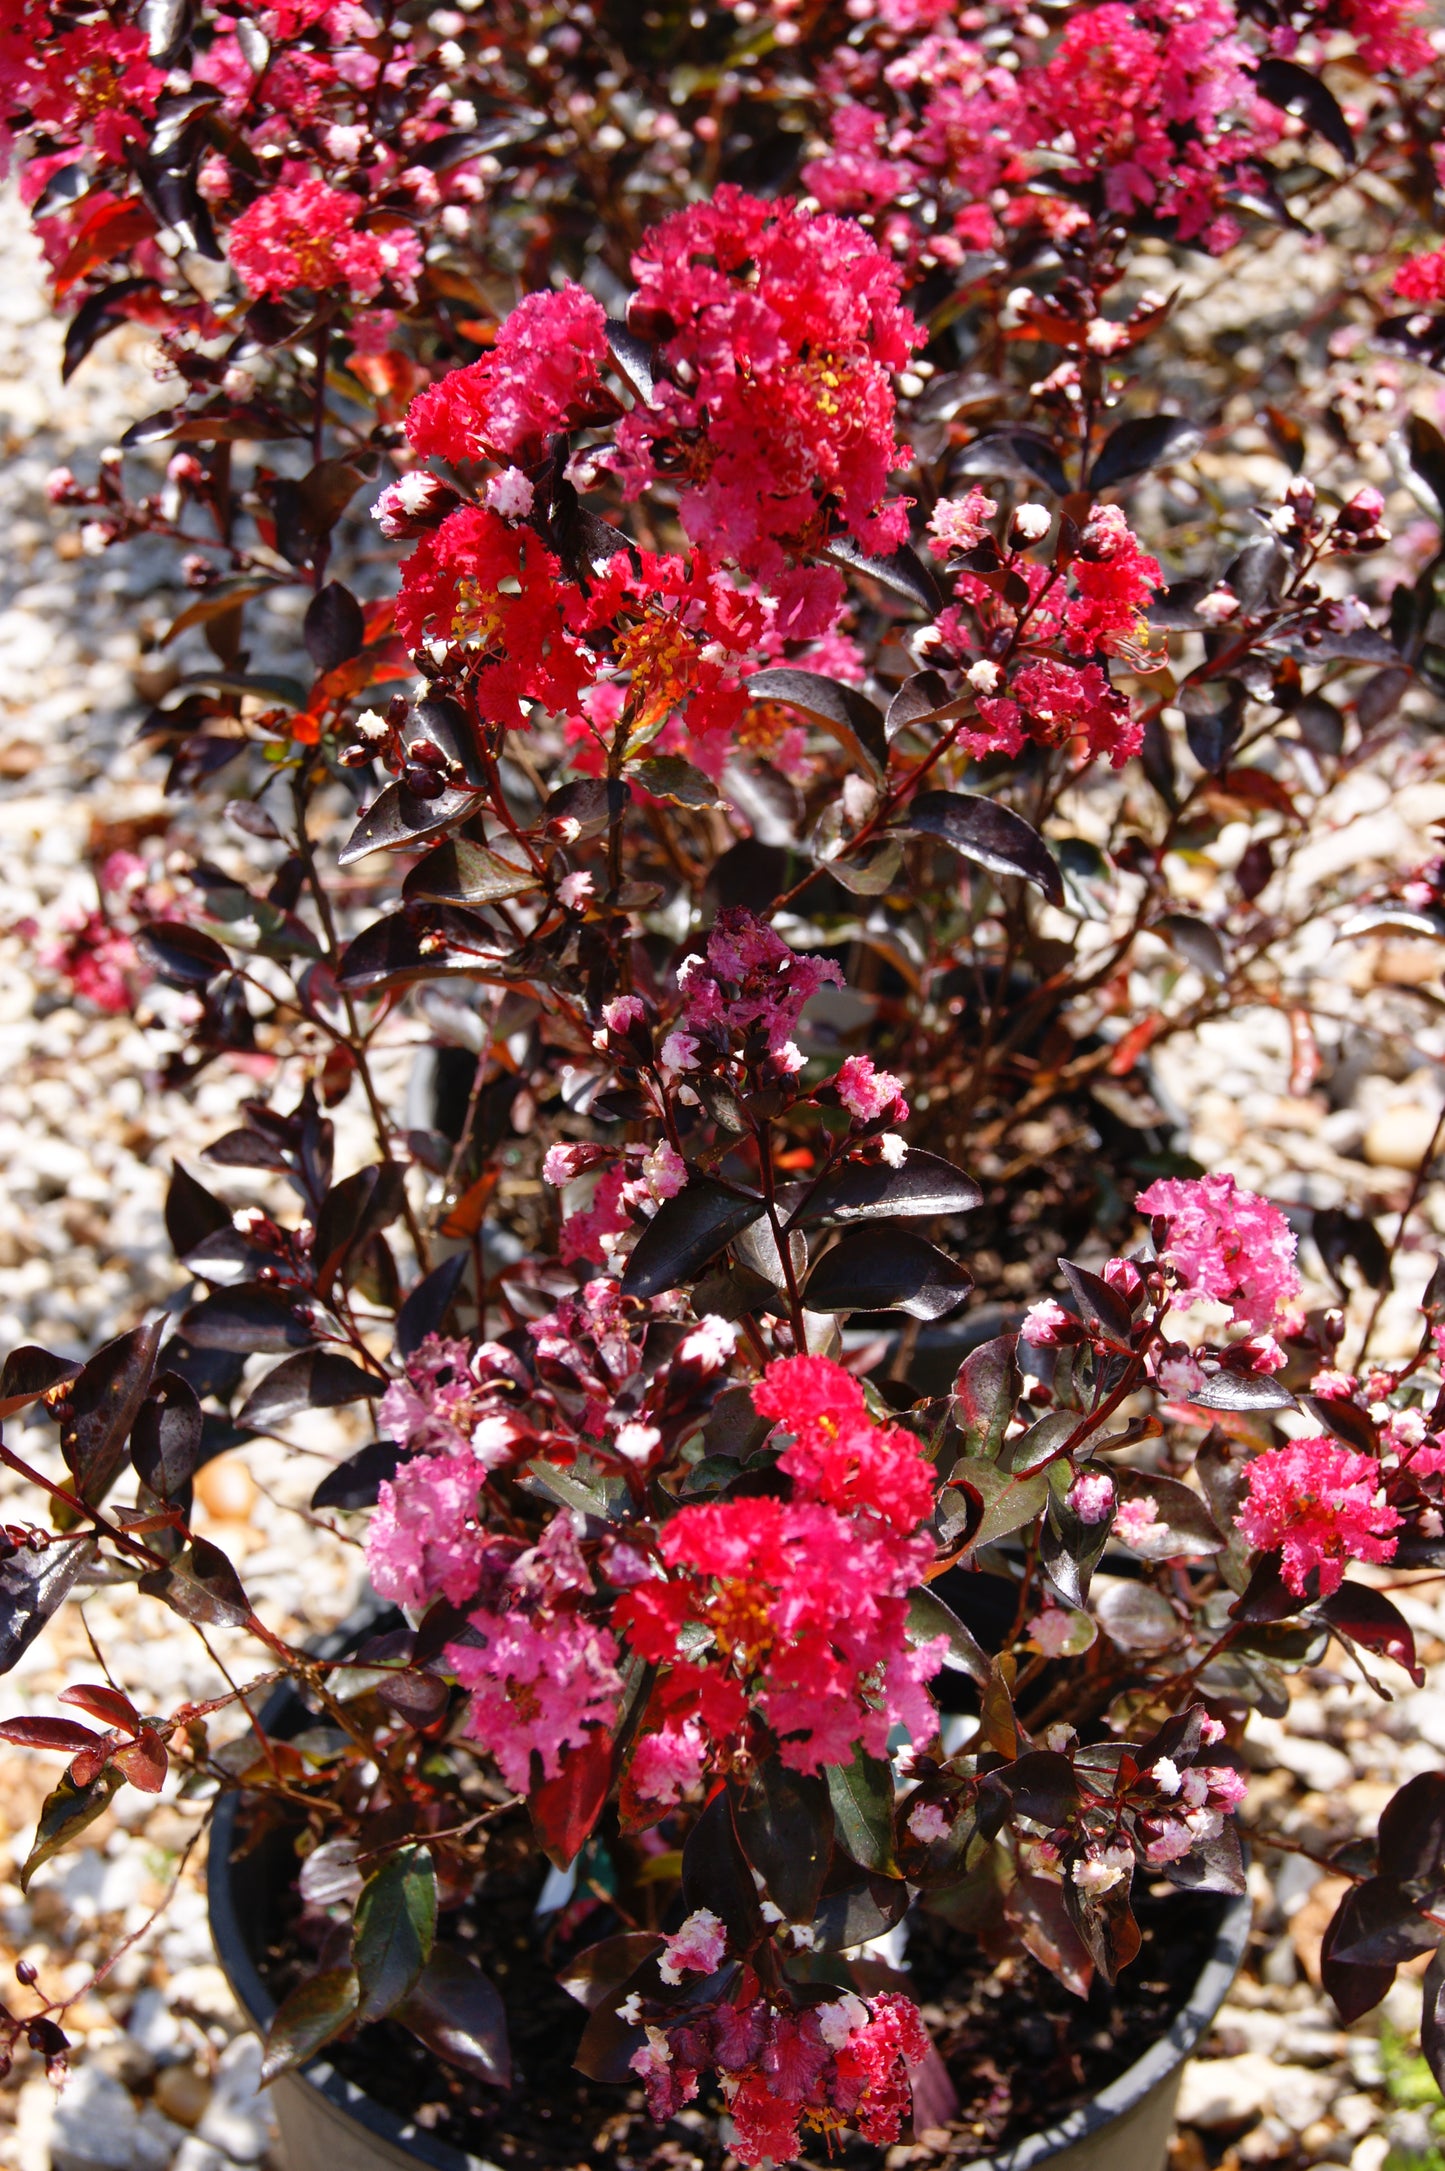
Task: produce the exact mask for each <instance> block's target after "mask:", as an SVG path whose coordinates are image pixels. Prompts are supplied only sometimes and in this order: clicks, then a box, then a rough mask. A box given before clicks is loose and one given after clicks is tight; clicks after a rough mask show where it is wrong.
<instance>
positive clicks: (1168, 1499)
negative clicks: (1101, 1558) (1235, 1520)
mask: <svg viewBox="0 0 1445 2171" xmlns="http://www.w3.org/2000/svg"><path fill="white" fill-rule="evenodd" d="M1114 1483H1115V1485H1116V1487H1117V1488H1118V1493H1119V1498H1120V1499H1121V1500H1140V1501H1147V1502H1148V1503H1149V1505H1150V1506H1151V1507H1152V1508H1153V1510H1154V1520H1153V1522H1152V1523H1148V1524H1144V1525H1142V1526H1141V1527H1140V1528H1139V1532H1138V1535H1137V1536H1133V1537H1129V1538H1122V1539H1120V1542H1121V1543H1123V1544H1125V1545H1127V1546H1128V1547H1129V1549H1130V1551H1131V1552H1134V1553H1137V1554H1138V1555H1139V1556H1140V1558H1141V1559H1143V1560H1204V1559H1207V1558H1208V1557H1209V1556H1210V1555H1211V1554H1213V1553H1222V1552H1223V1550H1224V1546H1225V1536H1224V1532H1223V1531H1222V1530H1221V1529H1220V1528H1219V1525H1218V1524H1217V1523H1216V1522H1215V1520H1214V1517H1213V1516H1212V1515H1211V1514H1210V1512H1209V1508H1208V1505H1207V1503H1206V1502H1205V1501H1203V1500H1202V1499H1201V1498H1200V1496H1199V1494H1198V1493H1196V1492H1194V1491H1193V1490H1192V1489H1191V1488H1190V1487H1189V1486H1188V1485H1181V1484H1180V1482H1179V1480H1178V1478H1172V1477H1156V1476H1154V1475H1153V1474H1152V1473H1150V1472H1149V1471H1145V1470H1126V1469H1123V1468H1119V1469H1116V1470H1115V1472H1114ZM1126 1527H1127V1525H1126ZM1114 1535H1115V1537H1116V1538H1120V1532H1119V1531H1118V1530H1117V1529H1116V1530H1115V1532H1114Z"/></svg>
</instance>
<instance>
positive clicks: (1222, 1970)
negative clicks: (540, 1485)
mask: <svg viewBox="0 0 1445 2171" xmlns="http://www.w3.org/2000/svg"><path fill="white" fill-rule="evenodd" d="M387 1610H388V1609H386V1608H384V1607H382V1606H380V1605H379V1604H378V1603H376V1602H373V1603H372V1604H371V1605H367V1606H363V1607H362V1608H360V1609H359V1610H358V1612H357V1613H355V1614H353V1615H352V1616H351V1618H350V1619H349V1620H347V1621H344V1622H343V1623H342V1625H341V1627H340V1628H339V1629H337V1630H336V1631H334V1632H333V1634H331V1635H330V1636H326V1637H324V1638H321V1639H319V1640H318V1642H317V1643H316V1645H315V1650H316V1652H317V1654H318V1655H319V1656H320V1657H323V1658H331V1657H335V1656H337V1655H339V1654H340V1653H341V1652H342V1651H344V1650H345V1649H346V1648H347V1647H348V1646H349V1645H354V1644H355V1643H356V1642H357V1641H358V1640H359V1638H360V1635H361V1634H362V1633H364V1632H366V1631H367V1630H368V1629H370V1628H371V1627H373V1626H374V1625H375V1622H376V1620H377V1619H378V1618H379V1617H380V1616H381V1615H382V1614H383V1613H385V1612H386V1611H387ZM292 1698H293V1692H292V1691H291V1690H290V1689H289V1688H287V1687H284V1686H283V1687H281V1688H278V1689H276V1690H275V1691H273V1693H272V1695H271V1697H270V1698H269V1699H268V1701H267V1704H266V1707H265V1709H264V1710H263V1712H262V1714H261V1718H262V1723H263V1725H267V1726H269V1727H271V1728H272V1730H273V1731H274V1730H275V1729H276V1725H277V1720H278V1717H279V1715H280V1713H281V1711H282V1710H283V1709H284V1707H285V1706H286V1705H287V1704H288V1703H289V1702H291V1701H292ZM239 1809H240V1795H239V1793H229V1794H223V1795H222V1797H221V1799H220V1801H219V1802H218V1803H217V1805H216V1809H215V1813H214V1815H213V1817H212V1819H211V1834H210V1846H209V1851H208V1854H207V1859H206V1900H207V1906H208V1909H209V1913H210V1923H211V1938H212V1942H213V1943H214V1945H215V1948H216V1958H217V1959H218V1960H219V1962H220V1964H221V1969H222V1972H223V1973H224V1975H225V1976H226V1979H227V1981H228V1982H229V1983H230V1985H231V1988H232V1990H233V1991H234V1992H235V1995H236V1999H237V2002H238V2003H239V2005H240V2006H241V2009H242V2011H243V2012H244V2013H245V2015H246V2018H247V2019H248V2021H249V2022H250V2023H251V2025H252V2027H253V2028H255V2030H256V2032H257V2033H258V2034H262V2035H264V2033H265V2031H266V2029H267V2028H268V2027H269V2025H270V2022H271V2018H272V2015H273V2014H274V2013H275V2011H276V2000H275V1999H274V1998H273V1997H272V1995H271V1993H270V1991H269V1990H268V1989H267V1988H266V1985H265V1983H264V1982H263V1981H262V1979H261V1973H260V1970H259V1969H258V1967H257V1966H256V1963H255V1961H254V1960H253V1959H252V1957H251V1952H250V1947H249V1946H248V1944H247V1942H246V1936H245V1932H244V1930H243V1929H242V1926H241V1917H240V1912H239V1909H238V1908H237V1905H236V1894H235V1890H234V1882H233V1878H232V1874H231V1871H232V1864H231V1852H232V1847H233V1845H234V1841H235V1835H236V1820H237V1816H238V1813H239ZM1253 1912H1254V1911H1253V1907H1252V1905H1251V1902H1250V1899H1249V1895H1248V1894H1247V1893H1240V1894H1239V1895H1238V1897H1234V1898H1231V1897H1228V1896H1226V1897H1225V1900H1224V1909H1223V1913H1222V1915H1221V1917H1220V1923H1219V1928H1218V1930H1217V1931H1216V1933H1215V1938H1214V1943H1213V1945H1212V1946H1211V1948H1210V1951H1209V1955H1208V1957H1207V1959H1206V1960H1205V1962H1204V1965H1203V1967H1202V1968H1201V1969H1200V1971H1199V1974H1198V1976H1197V1978H1196V1980H1195V1983H1194V1988H1193V1989H1192V1990H1191V1992H1190V1994H1189V1998H1188V2001H1187V2002H1186V2003H1185V2004H1184V2005H1183V2006H1181V2008H1180V2010H1179V2011H1178V2012H1177V2013H1176V2014H1175V2016H1174V2020H1173V2022H1172V2024H1171V2026H1170V2028H1169V2030H1168V2033H1167V2034H1165V2035H1162V2036H1160V2037H1159V2038H1158V2040H1157V2041H1156V2042H1154V2043H1151V2044H1150V2046H1149V2048H1148V2050H1146V2051H1145V2052H1144V2053H1143V2055H1142V2056H1141V2057H1139V2058H1136V2059H1135V2060H1134V2063H1133V2064H1132V2065H1130V2066H1126V2067H1125V2069H1124V2071H1123V2072H1122V2073H1121V2074H1120V2075H1119V2076H1118V2078H1117V2080H1112V2081H1110V2082H1109V2083H1108V2085H1107V2087H1104V2088H1101V2089H1100V2090H1099V2092H1098V2094H1097V2095H1094V2096H1091V2097H1090V2098H1089V2101H1088V2102H1087V2103H1081V2104H1080V2105H1079V2106H1078V2107H1077V2109H1075V2110H1072V2111H1070V2112H1068V2113H1067V2114H1066V2115H1065V2116H1064V2117H1063V2118H1060V2119H1057V2120H1055V2122H1054V2123H1053V2124H1052V2125H1048V2126H1043V2127H1040V2129H1039V2131H1038V2132H1037V2133H1031V2134H1030V2135H1029V2136H1028V2137H1027V2139H1025V2140H1023V2141H1020V2142H1019V2143H1018V2145H1017V2146H1016V2147H1014V2148H1011V2149H1007V2150H1005V2151H1003V2152H1002V2153H1001V2154H999V2155H996V2156H976V2157H972V2158H970V2160H969V2161H968V2162H967V2163H966V2164H958V2165H957V2166H956V2167H955V2171H1035V2167H1036V2166H1038V2165H1042V2164H1044V2163H1046V2162H1047V2161H1048V2159H1049V2158H1050V2157H1052V2156H1057V2155H1059V2154H1060V2153H1061V2152H1062V2151H1063V2150H1064V2149H1066V2148H1071V2147H1072V2146H1073V2145H1074V2144H1075V2143H1076V2142H1079V2141H1082V2140H1085V2139H1086V2138H1088V2137H1089V2136H1090V2135H1091V2134H1095V2133H1098V2132H1099V2131H1100V2129H1101V2128H1103V2127H1105V2126H1108V2125H1111V2124H1113V2123H1114V2121H1115V2120H1117V2119H1121V2118H1123V2117H1124V2116H1125V2115H1126V2114H1127V2113H1128V2112H1130V2111H1132V2110H1133V2109H1134V2108H1135V2107H1136V2105H1138V2104H1140V2103H1142V2102H1143V2100H1144V2098H1145V2097H1146V2096H1148V2095H1150V2094H1152V2093H1153V2091H1154V2090H1155V2089H1157V2088H1159V2087H1160V2086H1161V2085H1162V2084H1163V2083H1164V2082H1166V2081H1167V2080H1169V2079H1170V2078H1171V2076H1172V2075H1173V2074H1174V2073H1175V2071H1176V2070H1177V2069H1178V2068H1179V2067H1180V2066H1182V2065H1183V2063H1184V2061H1185V2059H1186V2058H1188V2057H1189V2056H1190V2055H1191V2053H1192V2052H1193V2051H1194V2049H1195V2048H1196V2046H1197V2045H1198V2044H1199V2043H1200V2042H1201V2041H1202V2039H1203V2037H1204V2035H1205V2032H1206V2031H1207V2029H1208V2027H1209V2024H1210V2022H1211V2021H1212V2020H1213V2018H1214V2016H1215V2014H1216V2013H1217V2012H1218V2010H1219V2008H1220V2006H1221V2005H1222V2004H1223V2003H1224V2000H1225V1998H1226V1997H1227V1996H1228V1994H1229V1990H1230V1986H1231V1984H1232V1983H1233V1981H1234V1978H1235V1976H1236V1975H1237V1974H1238V1973H1239V1967H1240V1963H1241V1961H1242V1960H1243V1958H1244V1951H1245V1946H1246V1945H1247V1943H1248V1941H1249V1932H1250V1925H1251V1922H1252V1919H1253ZM283 2079H285V2080H288V2081H293V2082H296V2083H298V2084H300V2085H305V2086H308V2087H311V2088H314V2089H316V2090H317V2092H318V2093H319V2094H320V2095H322V2096H323V2097H325V2099H326V2101H327V2102H328V2103H329V2104H330V2105H331V2107H332V2109H333V2110H334V2111H336V2112H337V2113H339V2114H340V2115H341V2116H342V2117H345V2118H351V2119H354V2120H355V2121H356V2122H357V2124H358V2125H361V2126H364V2127H365V2128H366V2130H367V2131H368V2132H369V2133H371V2134H373V2135H374V2136H375V2138H376V2139H377V2140H378V2141H381V2142H383V2143H385V2144H388V2145H389V2146H390V2147H392V2148H395V2149H400V2150H402V2151H403V2152H405V2153H407V2154H409V2155H411V2156H412V2157H413V2158H415V2160H416V2161H417V2162H418V2163H422V2164H426V2165H429V2166H430V2167H431V2171H500V2167H499V2166H498V2165H496V2164H494V2163H493V2162H491V2160H490V2159H489V2158H488V2157H485V2156H473V2155H472V2154H471V2153H470V2152H469V2151H467V2150H465V2149H460V2148H454V2147H453V2146H452V2144H451V2143H450V2142H449V2141H440V2140H438V2139H437V2138H436V2136H435V2135H434V2134H431V2133H428V2132H427V2130H426V2128H425V2127H423V2126H418V2125H417V2124H416V2123H415V2121H414V2120H412V2119H407V2118H402V2117H401V2116H400V2115H399V2114H398V2113H397V2112H395V2111H389V2110H387V2109H386V2107H385V2106H384V2105H383V2104H380V2103H377V2102H375V2101H373V2099H372V2098H371V2097H370V2096H369V2095H367V2093H366V2091H365V2090H364V2089H363V2088H359V2087H358V2086H357V2084H356V2083H355V2081H350V2080H347V2079H346V2077H345V2076H344V2075H343V2074H341V2073H338V2072H337V2070H336V2068H335V2066H333V2065H331V2064H329V2063H328V2062H327V2060H326V2059H325V2058H324V2057H318V2058H314V2059H312V2060H311V2061H310V2063H309V2064H307V2065H305V2066H302V2067H301V2068H300V2069H299V2071H295V2070H293V2071H292V2072H291V2073H288V2074H286V2075H284V2076H283Z"/></svg>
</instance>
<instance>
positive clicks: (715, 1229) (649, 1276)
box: [622, 1175, 763, 1297]
mask: <svg viewBox="0 0 1445 2171" xmlns="http://www.w3.org/2000/svg"><path fill="white" fill-rule="evenodd" d="M762 1212H763V1202H762V1200H761V1199H760V1198H757V1197H748V1196H739V1194H738V1193H737V1192H736V1191H725V1190H724V1189H723V1187H722V1185H721V1184H715V1183H713V1182H712V1181H711V1180H710V1178H708V1177H706V1176H697V1175H695V1176H693V1177H692V1178H691V1180H690V1181H689V1182H688V1184H687V1186H686V1188H685V1189H684V1190H681V1191H679V1192H678V1193H677V1194H676V1196H675V1197H673V1198H670V1199H664V1200H663V1202H662V1204H661V1206H660V1207H659V1208H658V1210H657V1212H656V1214H655V1215H654V1216H653V1218H652V1220H651V1221H649V1222H648V1224H647V1227H646V1228H645V1229H644V1230H643V1232H642V1234H641V1236H640V1237H639V1238H638V1240H637V1245H636V1248H635V1250H634V1251H633V1253H632V1256H631V1258H630V1259H629V1260H628V1262H627V1266H626V1269H625V1271H624V1273H623V1276H622V1293H623V1295H624V1296H629V1297H655V1296H661V1295H662V1294H663V1292H664V1291H665V1290H668V1289H676V1288H678V1287H679V1286H680V1285H681V1284H682V1283H683V1282H685V1281H689V1280H691V1279H692V1277H693V1276H694V1275H697V1274H700V1273H701V1272H702V1269H703V1268H704V1267H705V1266H706V1265H707V1263H708V1261H709V1260H710V1259H714V1258H716V1256H717V1254H718V1253H719V1252H720V1251H721V1250H722V1249H723V1248H724V1246H725V1245H727V1244H730V1243H731V1242H732V1240H733V1238H734V1237H735V1236H737V1235H739V1234H740V1233H741V1231H742V1230H744V1229H746V1228H750V1227H751V1225H752V1224H753V1222H755V1221H756V1220H758V1219H759V1217H760V1216H761V1214H762Z"/></svg>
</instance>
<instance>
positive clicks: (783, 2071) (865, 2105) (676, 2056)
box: [632, 1990, 929, 2165]
mask: <svg viewBox="0 0 1445 2171" xmlns="http://www.w3.org/2000/svg"><path fill="white" fill-rule="evenodd" d="M928 2053H929V2040H928V2034H927V2031H926V2030H925V2028H924V2026H923V2022H922V2020H921V2019H920V2018H919V2014H918V2008H917V2007H916V2006H915V2005H914V2004H913V2002H912V2000H911V1999H909V1998H906V1997H903V1996H901V1995H900V1994H899V1993H898V1992H897V1991H896V1990H885V1991H882V1992H880V1993H879V1995H878V1996H877V1997H874V1998H872V1999H870V2000H868V2001H867V2002H866V2003H865V2001H864V2000H863V1999H862V1998H860V1997H858V1996H857V1995H856V1994H855V1993H854V1992H853V1991H849V1990H845V1991H843V1992H842V1993H841V1994H840V1995H839V1996H838V1997H837V1998H836V1999H834V2000H833V2001H831V2002H829V2003H826V2004H821V2005H809V2006H804V2007H801V2008H799V2009H796V2010H795V2009H791V2008H788V2007H784V2006H779V2005H775V2004H773V2003H772V2002H771V2001H770V2000H768V1999H767V1998H764V1997H761V1996H755V1997H753V1998H752V1999H751V2000H749V2001H748V2002H747V2003H745V2004H741V2005H731V2004H726V2003H723V2002H721V2001H719V2002H718V2003H716V2004H714V2005H712V2006H711V2007H705V2008H703V2010H702V2011H701V2012H698V2013H696V2014H694V2013H691V2012H690V2013H689V2014H688V2017H687V2019H686V2020H684V2021H680V2022H674V2023H672V2024H671V2025H669V2026H666V2027H649V2028H648V2030H647V2041H646V2043H645V2044H644V2045H643V2047H642V2048H641V2049H640V2050H639V2051H638V2052H637V2053H636V2054H635V2056H634V2057H633V2060H632V2069H633V2071H634V2072H635V2073H638V2074H640V2075H641V2077H642V2079H643V2081H644V2083H645V2084H646V2088H647V2106H648V2110H649V2112H650V2113H651V2115H652V2117H653V2118H654V2119H655V2120H656V2121H657V2123H658V2124H659V2125H662V2124H664V2123H665V2122H666V2121H667V2120H668V2119H670V2118H673V2117H675V2116H676V2114H677V2112H678V2111H679V2110H680V2109H681V2108H682V2106H683V2105H684V2104H685V2103H690V2102H691V2101H692V2100H693V2098H694V2097H695V2096H696V2094H697V2084H698V2076H699V2074H700V2073H702V2072H703V2071H705V2070H706V2069H707V2068H708V2067H712V2068H713V2069H714V2070H715V2071H716V2073H717V2076H718V2081H719V2085H720V2086H721V2089H722V2092H723V2096H724V2098H725V2100H726V2102H727V2106H728V2112H729V2115H730V2116H731V2119H732V2122H733V2129H734V2139H733V2148H734V2151H735V2152H736V2154H737V2156H738V2158H739V2160H740V2161H741V2162H742V2163H745V2164H749V2165H751V2164H760V2163H769V2162H770V2163H774V2164H782V2163H787V2162H789V2161H791V2159H792V2158H793V2157H795V2156H796V2155H797V2154H798V2152H799V2150H800V2149H801V2147H802V2145H803V2144H802V2130H801V2129H802V2128H803V2127H805V2126H817V2127H819V2128H821V2129H822V2130H824V2131H825V2132H831V2131H833V2130H834V2129H836V2128H837V2127H838V2126H840V2125H849V2126H853V2127H856V2129H857V2130H858V2132H859V2133H860V2134H861V2135H862V2137H863V2138H864V2140H865V2141H871V2142H872V2143H873V2144H874V2145H875V2146H876V2147H886V2146H887V2145H889V2144H890V2143H891V2142H894V2141H896V2140H897V2139H898V2135H899V2132H900V2131H901V2128H902V2122H903V2119H904V2117H905V2116H906V2114H907V2112H908V2110H909V2108H910V2106H911V2102H912V2087H911V2076H912V2075H913V2074H914V2073H915V2072H916V2071H917V2070H918V2068H919V2066H921V2065H922V2063H923V2061H924V2059H925V2058H926V2057H927V2056H928Z"/></svg>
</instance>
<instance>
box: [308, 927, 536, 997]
mask: <svg viewBox="0 0 1445 2171" xmlns="http://www.w3.org/2000/svg"><path fill="white" fill-rule="evenodd" d="M511 955H512V953H511V949H510V946H509V945H507V944H504V943H503V942H502V941H501V939H500V938H499V937H498V935H497V933H496V931H495V929H494V928H492V927H490V926H489V925H488V923H487V922H486V921H485V920H484V919H481V918H480V917H479V916H478V914H476V913H475V912H468V911H466V910H464V909H463V908H462V907H460V906H456V905H428V906H426V907H424V908H420V909H419V908H417V907H414V906H413V907H409V908H408V909H407V910H405V911H403V912H391V913H388V914H387V915H386V917H385V918H384V919H380V920H374V921H373V922H372V924H371V926H370V927H364V928H363V929H362V931H361V933H360V934H359V935H357V936H355V937H354V939H353V940H352V941H351V942H349V943H348V944H347V946H346V948H345V949H344V950H343V951H342V953H341V961H340V965H339V967H338V970H337V975H336V977H337V981H338V983H339V985H340V986H341V987H342V988H343V989H345V990H346V991H347V992H348V993H353V994H361V995H380V994H382V993H383V992H385V991H386V990H388V989H390V988H398V987H406V986H407V985H409V984H410V983H411V982H412V981H415V980H439V979H440V978H441V977H442V976H443V974H445V973H449V972H464V973H467V974H470V975H471V976H472V977H473V978H476V979H495V978H497V977H498V976H499V968H500V967H501V965H502V964H503V963H504V961H506V960H508V959H510V957H511Z"/></svg>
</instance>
